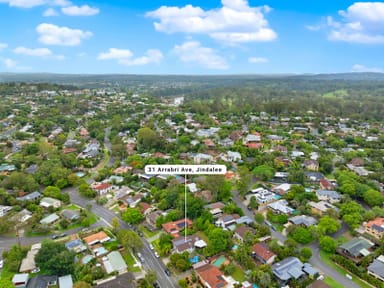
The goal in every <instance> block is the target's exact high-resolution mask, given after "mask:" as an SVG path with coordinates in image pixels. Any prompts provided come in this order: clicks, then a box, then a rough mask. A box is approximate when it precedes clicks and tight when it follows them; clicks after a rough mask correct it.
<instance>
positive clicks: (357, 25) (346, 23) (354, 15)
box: [327, 2, 384, 44]
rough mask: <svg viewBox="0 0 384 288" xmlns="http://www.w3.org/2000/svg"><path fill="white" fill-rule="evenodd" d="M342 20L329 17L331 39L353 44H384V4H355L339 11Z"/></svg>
mask: <svg viewBox="0 0 384 288" xmlns="http://www.w3.org/2000/svg"><path fill="white" fill-rule="evenodd" d="M339 15H340V18H341V19H340V20H334V19H333V18H332V17H328V19H327V20H328V21H327V24H328V27H330V28H331V31H330V32H329V35H328V37H329V39H330V40H334V41H344V42H351V43H363V44H379V43H384V31H383V27H384V2H355V3H354V4H352V5H350V6H349V7H348V8H347V9H346V10H340V11H339Z"/></svg>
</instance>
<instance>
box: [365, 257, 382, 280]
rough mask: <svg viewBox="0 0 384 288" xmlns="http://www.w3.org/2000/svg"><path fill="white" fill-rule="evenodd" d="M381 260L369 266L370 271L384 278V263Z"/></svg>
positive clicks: (375, 260)
mask: <svg viewBox="0 0 384 288" xmlns="http://www.w3.org/2000/svg"><path fill="white" fill-rule="evenodd" d="M379 259H380V257H378V258H377V259H374V260H373V262H372V263H371V264H370V265H369V266H368V271H369V272H371V273H373V274H376V275H377V276H379V277H381V278H384V262H383V261H380V260H379Z"/></svg>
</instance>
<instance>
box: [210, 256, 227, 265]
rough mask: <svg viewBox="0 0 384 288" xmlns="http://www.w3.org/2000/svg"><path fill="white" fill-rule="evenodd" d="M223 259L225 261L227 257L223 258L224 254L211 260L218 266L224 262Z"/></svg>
mask: <svg viewBox="0 0 384 288" xmlns="http://www.w3.org/2000/svg"><path fill="white" fill-rule="evenodd" d="M225 261H227V258H225V256H220V257H219V258H217V259H216V260H215V261H213V263H212V264H213V265H214V266H216V267H220V266H221V265H222V264H224V262H225Z"/></svg>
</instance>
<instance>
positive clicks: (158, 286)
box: [153, 281, 161, 288]
mask: <svg viewBox="0 0 384 288" xmlns="http://www.w3.org/2000/svg"><path fill="white" fill-rule="evenodd" d="M153 287H154V288H161V287H160V284H159V282H157V281H156V282H154V283H153Z"/></svg>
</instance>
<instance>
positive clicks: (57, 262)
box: [35, 240, 75, 276]
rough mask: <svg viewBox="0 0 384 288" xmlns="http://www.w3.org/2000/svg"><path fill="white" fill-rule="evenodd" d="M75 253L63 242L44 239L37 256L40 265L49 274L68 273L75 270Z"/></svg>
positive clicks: (36, 259) (60, 274) (37, 263)
mask: <svg viewBox="0 0 384 288" xmlns="http://www.w3.org/2000/svg"><path fill="white" fill-rule="evenodd" d="M74 260H75V254H74V253H73V252H72V251H69V250H68V249H67V248H66V247H65V246H64V244H63V243H60V242H54V241H52V240H44V241H43V242H42V243H41V249H40V250H39V252H38V253H37V254H36V256H35V262H36V265H37V266H38V267H40V268H41V269H42V270H43V271H45V272H46V273H48V275H58V276H62V275H67V274H72V273H73V271H74Z"/></svg>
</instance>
